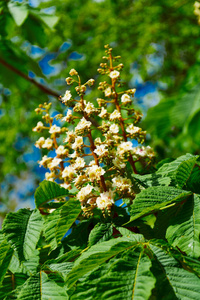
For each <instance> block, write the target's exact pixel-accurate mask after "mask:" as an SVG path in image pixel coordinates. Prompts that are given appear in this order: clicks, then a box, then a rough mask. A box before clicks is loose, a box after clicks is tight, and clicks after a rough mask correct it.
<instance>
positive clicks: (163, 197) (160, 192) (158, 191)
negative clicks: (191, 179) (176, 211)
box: [127, 186, 192, 224]
mask: <svg viewBox="0 0 200 300" xmlns="http://www.w3.org/2000/svg"><path fill="white" fill-rule="evenodd" d="M190 195H192V193H191V192H188V191H183V190H179V189H176V188H174V187H164V186H163V187H160V186H156V187H149V188H147V189H146V190H143V191H142V192H141V193H139V194H138V195H137V196H136V198H135V200H134V203H133V204H132V206H131V212H130V214H131V219H130V221H129V222H128V223H130V222H132V221H134V220H136V219H138V218H140V217H142V216H145V215H148V214H150V213H153V212H156V211H158V210H160V209H161V208H167V206H168V205H170V204H173V203H174V204H175V203H177V202H181V201H183V200H186V199H187V198H188V197H189V196H190ZM128 223H127V224H128Z"/></svg>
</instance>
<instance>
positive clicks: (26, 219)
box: [2, 209, 43, 260]
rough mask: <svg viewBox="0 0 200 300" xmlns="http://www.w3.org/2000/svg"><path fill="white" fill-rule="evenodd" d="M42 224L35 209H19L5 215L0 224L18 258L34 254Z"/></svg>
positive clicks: (27, 257) (21, 258)
mask: <svg viewBox="0 0 200 300" xmlns="http://www.w3.org/2000/svg"><path fill="white" fill-rule="evenodd" d="M42 226H43V220H42V217H41V215H40V213H39V211H38V210H37V209H35V210H33V211H30V210H28V209H20V210H19V211H18V212H16V213H9V214H8V215H7V216H6V218H5V220H4V222H3V226H2V228H3V233H4V234H5V236H6V238H7V240H8V241H9V242H10V243H11V244H12V246H13V248H14V249H16V251H17V253H18V255H19V259H20V260H25V259H29V258H30V257H31V256H33V255H34V252H35V249H36V245H37V242H38V240H39V237H40V234H41V230H42Z"/></svg>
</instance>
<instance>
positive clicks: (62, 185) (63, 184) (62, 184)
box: [60, 182, 71, 190]
mask: <svg viewBox="0 0 200 300" xmlns="http://www.w3.org/2000/svg"><path fill="white" fill-rule="evenodd" d="M60 186H61V187H63V188H65V189H66V190H68V189H71V184H68V183H66V182H64V183H61V184H60Z"/></svg>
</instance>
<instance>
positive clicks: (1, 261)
mask: <svg viewBox="0 0 200 300" xmlns="http://www.w3.org/2000/svg"><path fill="white" fill-rule="evenodd" d="M12 255H13V249H11V247H10V244H8V242H7V241H6V240H5V241H2V242H1V243H0V284H1V282H2V280H3V279H4V276H5V274H6V272H7V269H8V267H9V264H10V261H11V259H12Z"/></svg>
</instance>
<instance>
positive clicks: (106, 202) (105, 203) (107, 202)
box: [96, 190, 114, 209]
mask: <svg viewBox="0 0 200 300" xmlns="http://www.w3.org/2000/svg"><path fill="white" fill-rule="evenodd" d="M113 203H114V200H113V192H112V191H111V190H109V191H108V192H104V193H101V194H100V197H98V198H97V199H96V204H97V207H98V208H100V209H105V208H107V207H109V206H111V205H112V204H113Z"/></svg>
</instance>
